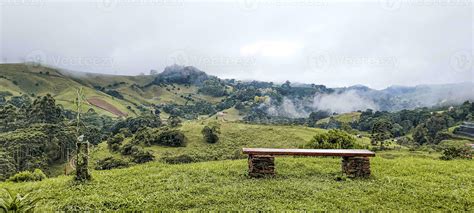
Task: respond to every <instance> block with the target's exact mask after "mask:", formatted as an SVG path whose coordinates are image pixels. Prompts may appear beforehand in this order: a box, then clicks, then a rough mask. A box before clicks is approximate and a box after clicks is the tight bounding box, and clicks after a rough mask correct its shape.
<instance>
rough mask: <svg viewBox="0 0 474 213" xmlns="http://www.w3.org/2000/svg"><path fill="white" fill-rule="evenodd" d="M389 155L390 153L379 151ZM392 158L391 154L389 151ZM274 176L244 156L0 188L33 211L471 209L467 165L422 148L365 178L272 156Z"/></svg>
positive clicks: (378, 160)
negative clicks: (23, 198)
mask: <svg viewBox="0 0 474 213" xmlns="http://www.w3.org/2000/svg"><path fill="white" fill-rule="evenodd" d="M384 156H390V157H384ZM394 156H395V157H394ZM276 164H277V173H278V175H277V176H276V178H271V179H252V178H248V177H247V176H246V170H247V161H246V160H235V161H232V160H227V161H216V162H203V163H192V164H181V165H169V164H162V163H159V162H153V163H147V164H144V165H139V166H135V167H132V168H127V169H117V170H111V171H94V172H93V173H92V174H93V177H94V180H93V181H91V182H89V183H87V184H75V183H74V182H73V181H71V179H72V177H67V176H61V177H58V178H51V179H47V180H44V181H42V182H32V183H31V182H30V183H19V184H18V183H17V184H12V183H0V187H2V188H9V189H12V190H15V191H18V192H21V193H32V195H31V196H32V197H34V198H43V199H42V200H41V201H40V203H39V206H40V207H41V208H39V209H38V210H40V211H41V210H48V211H51V210H117V209H122V210H124V209H129V210H131V209H141V210H144V209H148V210H151V209H154V210H164V209H166V210H171V211H173V210H332V211H334V210H343V211H349V210H356V209H357V210H359V211H384V210H391V211H393V210H401V211H413V210H415V209H416V210H418V211H468V212H469V211H473V210H474V194H473V193H472V188H473V187H474V185H473V184H474V176H473V175H472V174H473V173H474V167H472V162H471V161H469V160H455V161H441V160H436V159H433V156H431V155H428V154H418V155H412V154H410V153H405V152H390V153H383V154H379V156H378V157H375V158H373V160H372V171H373V176H372V178H370V179H368V180H343V181H337V180H336V177H338V176H339V174H340V159H339V158H292V157H281V158H277V159H276Z"/></svg>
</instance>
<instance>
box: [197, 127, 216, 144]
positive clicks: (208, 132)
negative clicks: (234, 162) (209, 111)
mask: <svg viewBox="0 0 474 213" xmlns="http://www.w3.org/2000/svg"><path fill="white" fill-rule="evenodd" d="M201 133H202V136H203V137H204V141H206V142H207V143H217V142H218V141H219V135H218V134H219V133H220V131H219V128H218V127H216V126H213V127H209V126H204V128H202V131H201Z"/></svg>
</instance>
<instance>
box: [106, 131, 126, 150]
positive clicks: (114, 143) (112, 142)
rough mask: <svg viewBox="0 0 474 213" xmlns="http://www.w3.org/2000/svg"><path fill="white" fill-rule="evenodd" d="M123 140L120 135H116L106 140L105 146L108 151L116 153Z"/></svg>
mask: <svg viewBox="0 0 474 213" xmlns="http://www.w3.org/2000/svg"><path fill="white" fill-rule="evenodd" d="M124 139H125V137H124V135H123V134H122V133H119V134H116V135H114V136H113V137H110V138H109V139H108V140H107V145H108V147H109V149H110V150H112V151H118V150H119V149H120V145H121V144H122V142H123V140H124Z"/></svg>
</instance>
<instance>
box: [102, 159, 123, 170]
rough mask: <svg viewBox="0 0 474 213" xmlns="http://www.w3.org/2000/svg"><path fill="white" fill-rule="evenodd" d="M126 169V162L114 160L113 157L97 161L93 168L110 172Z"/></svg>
mask: <svg viewBox="0 0 474 213" xmlns="http://www.w3.org/2000/svg"><path fill="white" fill-rule="evenodd" d="M125 167H128V162H126V161H124V160H122V159H118V158H114V157H106V158H104V159H101V160H98V161H97V165H96V167H95V169H96V170H110V169H115V168H125Z"/></svg>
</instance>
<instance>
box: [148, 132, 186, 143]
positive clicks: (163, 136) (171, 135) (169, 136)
mask: <svg viewBox="0 0 474 213" xmlns="http://www.w3.org/2000/svg"><path fill="white" fill-rule="evenodd" d="M186 142H187V139H186V136H185V135H184V134H183V133H182V132H181V131H179V130H176V129H172V130H169V129H165V130H163V131H162V132H161V133H160V135H159V136H158V138H157V140H156V141H154V143H156V144H158V145H163V146H172V147H180V146H182V147H184V146H186Z"/></svg>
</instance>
